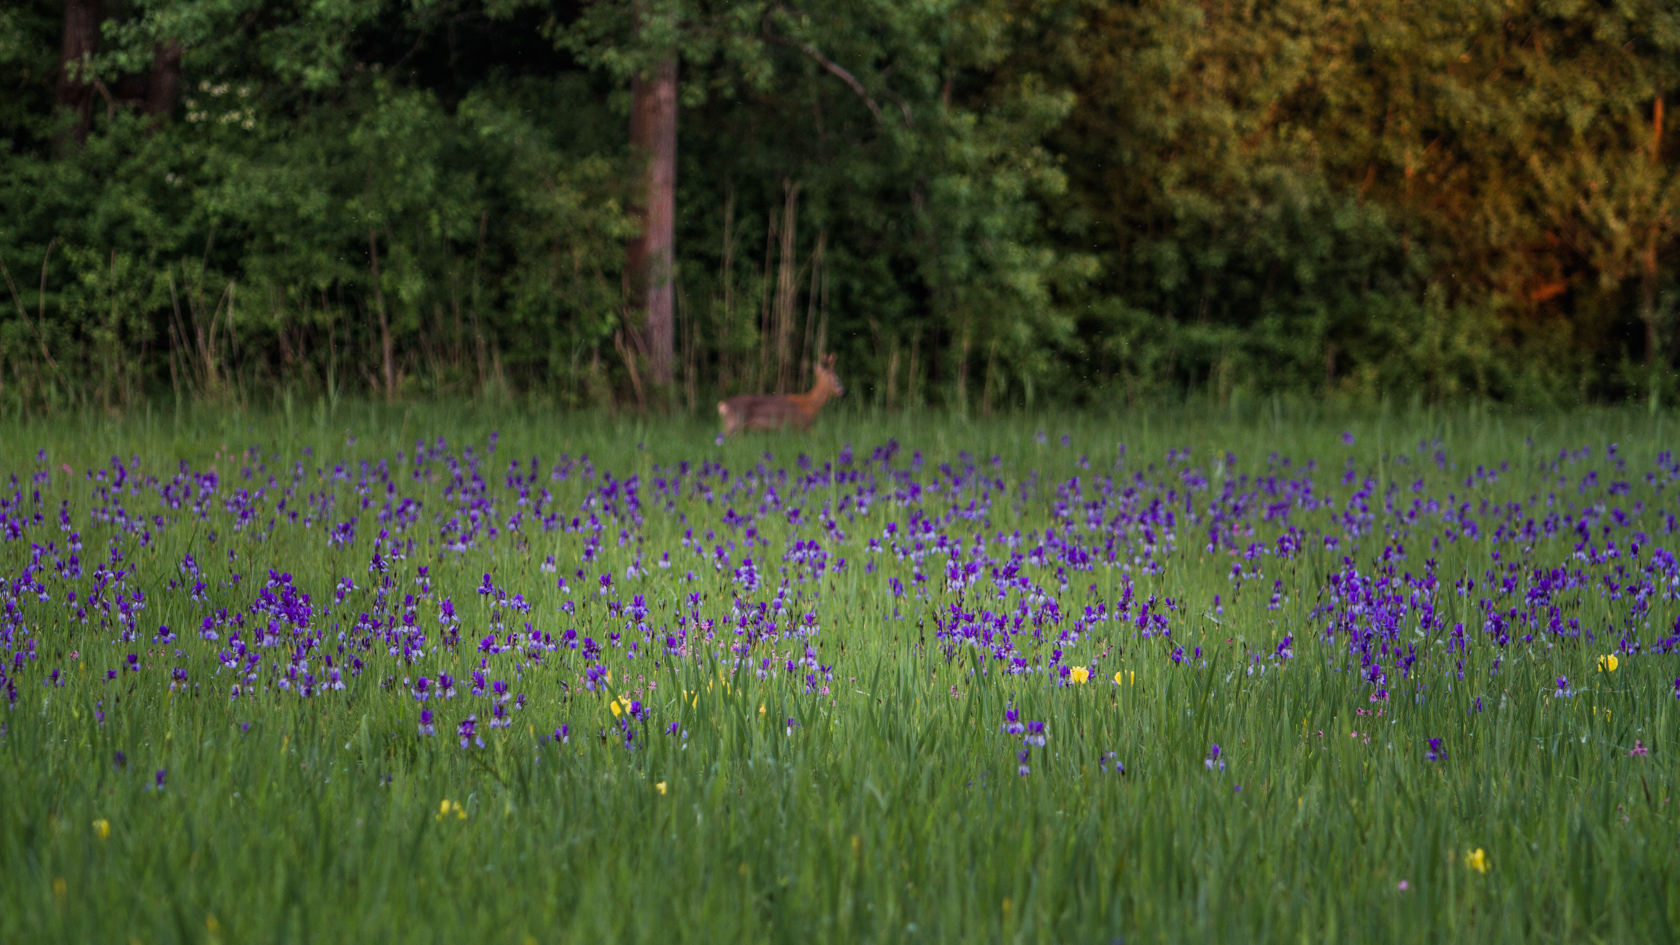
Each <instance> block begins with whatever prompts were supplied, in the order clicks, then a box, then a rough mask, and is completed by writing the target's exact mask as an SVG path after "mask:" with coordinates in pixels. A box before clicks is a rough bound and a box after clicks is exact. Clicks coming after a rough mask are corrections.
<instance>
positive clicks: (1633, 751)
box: [1628, 739, 1651, 758]
mask: <svg viewBox="0 0 1680 945" xmlns="http://www.w3.org/2000/svg"><path fill="white" fill-rule="evenodd" d="M1650 753H1651V750H1650V749H1649V748H1646V747H1645V743H1644V742H1642V741H1639V740H1637V739H1635V740H1634V743H1633V747H1632V748H1630V749H1628V754H1629V755H1632V756H1633V757H1635V758H1643V757H1645V756H1646V755H1648V754H1650Z"/></svg>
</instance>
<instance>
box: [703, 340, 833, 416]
mask: <svg viewBox="0 0 1680 945" xmlns="http://www.w3.org/2000/svg"><path fill="white" fill-rule="evenodd" d="M845 392H846V388H845V387H843V386H842V385H841V384H840V376H839V375H838V374H835V373H834V355H832V354H830V355H825V356H824V357H823V358H822V360H820V361H818V362H817V377H816V380H815V381H814V382H813V383H812V384H811V389H810V390H809V391H807V392H806V393H803V394H738V395H736V396H734V397H731V398H729V399H728V400H724V401H719V402H718V416H720V417H722V418H723V435H724V436H733V435H734V434H736V433H739V432H740V431H742V430H780V429H782V428H783V427H786V426H788V425H790V424H791V425H793V426H795V427H797V428H799V429H800V430H806V429H809V428H810V426H811V422H812V421H813V420H815V419H817V411H819V410H821V409H822V408H823V404H826V403H828V402H829V401H830V400H832V399H833V398H835V397H839V396H840V395H841V394H844V393H845Z"/></svg>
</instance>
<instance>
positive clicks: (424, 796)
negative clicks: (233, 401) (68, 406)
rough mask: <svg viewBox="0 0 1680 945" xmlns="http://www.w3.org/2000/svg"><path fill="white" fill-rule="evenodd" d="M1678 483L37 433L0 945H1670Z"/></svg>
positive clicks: (1151, 420)
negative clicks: (941, 944)
mask: <svg viewBox="0 0 1680 945" xmlns="http://www.w3.org/2000/svg"><path fill="white" fill-rule="evenodd" d="M1673 427H1674V421H1673V420H1672V419H1671V418H1669V417H1667V416H1666V415H1665V414H1663V413H1661V412H1655V413H1653V412H1647V411H1645V410H1605V411H1583V412H1578V413H1569V414H1545V415H1537V416H1530V415H1520V414H1512V413H1500V412H1490V411H1482V410H1472V409H1466V410H1460V411H1447V412H1431V411H1421V410H1420V411H1401V412H1393V411H1390V412H1387V413H1337V412H1333V411H1326V410H1323V409H1319V408H1311V407H1305V406H1297V407H1293V408H1286V407H1284V406H1281V405H1279V404H1276V403H1274V404H1271V405H1268V406H1265V407H1252V408H1249V409H1247V410H1244V411H1224V412H1221V411H1212V410H1208V411H1198V410H1192V409H1188V408H1186V409H1181V410H1165V409H1163V410H1157V411H1152V412H1145V413H1137V414H1126V415H1115V416H1099V415H1095V414H1049V415H1042V416H1012V417H1011V416H1005V417H999V418H994V419H989V420H965V419H960V418H954V417H948V416H936V415H924V414H916V413H905V414H877V413H872V412H867V411H860V412H852V413H845V412H841V413H837V414H833V415H828V416H825V417H824V418H823V419H822V420H821V421H820V422H819V423H818V425H817V427H816V428H815V429H814V430H812V431H811V432H810V433H809V434H806V435H802V436H799V435H787V436H764V435H760V436H743V437H740V438H736V439H731V440H728V441H724V442H720V441H719V440H718V439H717V437H716V429H715V426H713V425H711V424H709V423H705V422H700V421H685V420H658V421H641V420H637V419H635V418H633V417H626V416H622V415H620V416H617V417H614V416H610V415H607V414H604V413H592V414H571V415H553V414H548V415H544V414H538V413H532V412H522V411H517V410H507V411H495V410H490V409H486V408H479V407H473V406H469V405H434V406H412V407H396V408H387V407H380V406H373V405H365V404H364V405H354V404H345V405H340V406H338V408H337V409H331V410H329V409H328V408H327V407H326V406H325V405H320V406H318V407H317V408H316V409H315V410H314V411H313V412H310V411H307V410H302V409H300V410H299V411H297V412H296V413H295V414H293V413H292V412H289V411H288V412H284V413H247V412H239V411H234V410H228V409H224V410H211V409H195V410H187V411H182V412H168V411H155V410H154V411H137V412H135V413H133V414H131V415H130V416H128V417H126V418H124V419H122V420H112V419H107V418H101V417H94V416H88V417H73V418H61V419H59V420H56V421H52V422H40V421H36V422H21V421H10V422H6V423H4V425H0V581H3V584H0V587H3V590H0V644H3V649H0V657H3V660H4V661H3V662H0V704H3V706H4V709H3V710H0V941H5V942H130V941H135V942H142V943H161V942H335V941H344V942H387V941H388V942H484V943H503V942H505V943H528V942H537V943H548V942H636V941H650V940H652V941H661V942H674V941H708V942H712V941H716V942H723V941H728V942H772V941H778V942H779V941H790V940H799V941H809V942H859V941H892V942H914V941H962V942H1038V941H1044V942H1051V941H1055V942H1063V941H1066V942H1117V941H1124V942H1128V943H1133V942H1175V941H1196V942H1206V941H1234V942H1255V941H1286V940H1287V941H1325V942H1343V941H1381V942H1411V941H1416V942H1438V941H1475V942H1478V943H1492V942H1545V941H1640V942H1666V941H1672V940H1674V939H1675V938H1676V930H1677V929H1680V834H1677V830H1676V828H1677V825H1676V822H1675V811H1676V806H1677V805H1676V803H1675V799H1674V794H1675V787H1676V785H1675V774H1676V767H1675V766H1674V765H1671V764H1670V763H1669V759H1670V758H1671V757H1674V756H1671V755H1670V754H1669V752H1671V751H1677V750H1680V743H1677V741H1676V734H1677V732H1676V725H1677V722H1680V712H1677V709H1680V698H1677V697H1680V656H1677V655H1675V653H1674V652H1673V651H1674V650H1675V649H1676V647H1680V636H1677V634H1680V629H1677V625H1676V618H1677V616H1680V562H1677V560H1676V557H1675V553H1674V552H1675V549H1676V545H1677V544H1680V538H1677V537H1676V534H1675V532H1676V530H1677V529H1680V523H1677V520H1676V513H1677V512H1680V507H1677V502H1676V495H1677V493H1680V482H1677V480H1680V459H1677V458H1676V457H1675V455H1674V454H1673V452H1672V451H1671V450H1670V449H1669V448H1668V446H1667V444H1668V443H1669V442H1671V441H1672V440H1673V435H1672V430H1673Z"/></svg>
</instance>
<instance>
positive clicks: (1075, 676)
mask: <svg viewBox="0 0 1680 945" xmlns="http://www.w3.org/2000/svg"><path fill="white" fill-rule="evenodd" d="M1068 676H1069V678H1071V679H1072V680H1073V681H1074V682H1076V683H1078V684H1079V685H1081V686H1083V685H1085V681H1086V680H1088V679H1090V678H1091V671H1090V670H1088V669H1086V668H1085V667H1083V666H1075V667H1074V668H1073V670H1072V671H1071V672H1069V673H1068Z"/></svg>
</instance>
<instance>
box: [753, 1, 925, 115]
mask: <svg viewBox="0 0 1680 945" xmlns="http://www.w3.org/2000/svg"><path fill="white" fill-rule="evenodd" d="M764 38H765V40H766V41H767V42H772V43H775V44H776V45H778V46H791V47H792V48H794V49H797V50H799V51H800V52H802V53H804V54H805V55H807V56H809V57H810V58H811V60H812V61H813V62H815V63H816V64H817V65H819V66H822V67H823V68H824V69H827V70H828V71H829V72H830V73H832V74H833V75H834V76H835V77H836V78H838V79H839V80H840V81H842V82H844V83H846V84H847V85H849V86H851V87H852V91H853V92H856V93H857V94H858V98H861V99H863V104H865V105H868V106H869V113H870V114H871V115H874V116H875V120H876V121H878V122H879V121H882V120H883V119H882V118H881V106H879V105H877V104H875V100H874V99H873V98H870V97H869V93H868V92H867V91H865V90H864V87H863V83H862V82H859V81H858V80H857V76H855V75H852V74H851V73H850V72H847V71H846V70H845V68H844V67H842V66H841V65H840V64H839V63H837V62H835V61H834V60H832V59H830V58H828V57H827V56H824V55H823V54H822V53H820V52H818V51H817V47H815V46H812V45H811V44H810V43H805V42H800V41H798V40H792V39H788V38H787V37H785V36H777V35H776V34H775V33H772V32H770V26H769V24H765V27H764ZM899 104H900V105H902V104H903V103H902V102H900V103H899ZM904 117H905V123H906V124H908V123H909V118H910V114H909V110H908V109H906V110H905V116H904Z"/></svg>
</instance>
